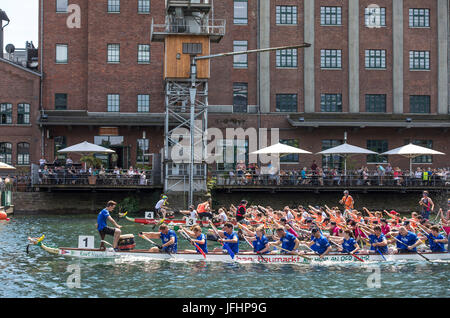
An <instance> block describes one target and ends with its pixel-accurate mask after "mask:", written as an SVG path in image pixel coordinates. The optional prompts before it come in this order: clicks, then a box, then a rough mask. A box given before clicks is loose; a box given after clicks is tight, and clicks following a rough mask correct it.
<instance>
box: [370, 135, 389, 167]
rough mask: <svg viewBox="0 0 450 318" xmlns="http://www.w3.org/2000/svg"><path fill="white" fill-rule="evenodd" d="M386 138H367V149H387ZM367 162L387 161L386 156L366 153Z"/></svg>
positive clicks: (381, 151)
mask: <svg viewBox="0 0 450 318" xmlns="http://www.w3.org/2000/svg"><path fill="white" fill-rule="evenodd" d="M388 145H389V144H388V141H387V140H367V149H369V150H372V151H375V152H378V153H383V152H386V151H388ZM367 163H388V156H380V155H367Z"/></svg>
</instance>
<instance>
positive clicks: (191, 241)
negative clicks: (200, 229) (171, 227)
mask: <svg viewBox="0 0 450 318" xmlns="http://www.w3.org/2000/svg"><path fill="white" fill-rule="evenodd" d="M180 233H181V236H183V237H184V238H185V239H186V240H188V242H189V243H191V244H192V245H194V246H195V248H196V249H197V250H198V251H199V252H200V253H201V254H202V255H203V257H204V258H206V254H205V252H203V250H202V249H201V248H200V246H198V244H197V243H195V242H194V241H193V240H192V239H191V237H190V236H189V234H188V233H186V232H185V231H184V229H183V227H181V228H180Z"/></svg>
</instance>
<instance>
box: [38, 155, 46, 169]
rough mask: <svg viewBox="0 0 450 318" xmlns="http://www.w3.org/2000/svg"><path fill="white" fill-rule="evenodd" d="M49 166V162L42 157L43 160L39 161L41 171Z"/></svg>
mask: <svg viewBox="0 0 450 318" xmlns="http://www.w3.org/2000/svg"><path fill="white" fill-rule="evenodd" d="M46 164H47V160H45V158H44V157H42V158H41V159H39V168H40V169H44V166H45V165H46Z"/></svg>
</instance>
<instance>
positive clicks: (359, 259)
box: [329, 240, 364, 263]
mask: <svg viewBox="0 0 450 318" xmlns="http://www.w3.org/2000/svg"><path fill="white" fill-rule="evenodd" d="M329 241H330V242H331V243H333V244H334V245H336V246H337V247H342V250H344V247H343V246H342V245H339V244H337V243H335V242H333V241H332V240H329ZM345 254H347V255H351V256H353V257H355V258H356V259H357V260H358V261H360V262H363V263H364V260H362V259H361V258H359V257H358V256H356V255H355V254H352V253H345Z"/></svg>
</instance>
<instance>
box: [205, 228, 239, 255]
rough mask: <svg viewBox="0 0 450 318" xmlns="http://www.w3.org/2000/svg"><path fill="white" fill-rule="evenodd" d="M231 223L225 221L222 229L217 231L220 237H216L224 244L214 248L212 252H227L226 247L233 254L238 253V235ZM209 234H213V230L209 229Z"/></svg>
mask: <svg viewBox="0 0 450 318" xmlns="http://www.w3.org/2000/svg"><path fill="white" fill-rule="evenodd" d="M233 228H234V227H233V224H231V223H229V222H227V223H225V224H224V226H223V231H220V230H219V231H218V232H219V235H220V237H219V238H218V241H219V242H222V243H223V244H224V246H223V247H219V248H215V249H214V251H213V252H220V251H222V252H223V253H224V254H229V252H228V249H227V248H226V246H227V247H229V248H230V250H231V251H232V252H233V253H234V254H238V253H239V237H238V235H237V233H236V232H235V231H233ZM209 232H210V233H211V234H215V233H214V231H213V230H209Z"/></svg>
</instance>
